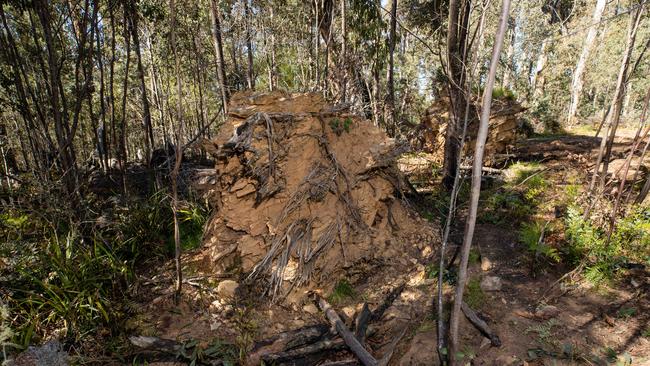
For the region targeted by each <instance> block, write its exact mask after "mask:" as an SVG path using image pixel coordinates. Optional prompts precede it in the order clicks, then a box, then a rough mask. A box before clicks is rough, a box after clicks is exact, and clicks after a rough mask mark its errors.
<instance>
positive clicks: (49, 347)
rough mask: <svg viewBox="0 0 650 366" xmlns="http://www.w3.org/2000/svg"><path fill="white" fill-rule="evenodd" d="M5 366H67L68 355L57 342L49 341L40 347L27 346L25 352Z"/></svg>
mask: <svg viewBox="0 0 650 366" xmlns="http://www.w3.org/2000/svg"><path fill="white" fill-rule="evenodd" d="M6 364H7V365H13V366H29V365H34V366H68V365H69V362H68V354H67V353H66V352H65V351H64V350H63V347H62V346H61V343H60V342H59V341H58V340H51V341H49V342H47V343H45V344H43V345H42V346H29V347H28V348H27V350H26V351H25V352H23V353H21V354H19V355H18V356H16V358H15V359H13V360H9V361H8V362H7V363H6ZM3 365H5V363H3Z"/></svg>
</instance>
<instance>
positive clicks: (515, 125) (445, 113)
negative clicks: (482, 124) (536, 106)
mask: <svg viewBox="0 0 650 366" xmlns="http://www.w3.org/2000/svg"><path fill="white" fill-rule="evenodd" d="M477 103H478V101H475V103H474V104H476V105H478V104H477ZM478 110H479V109H478V108H477V107H476V106H475V105H472V106H470V113H469V116H470V120H469V125H468V133H467V135H468V138H467V142H466V144H465V153H466V154H471V153H472V152H473V150H474V144H475V141H476V135H477V133H478V115H479V114H478ZM522 111H524V108H523V107H522V106H521V105H520V104H519V103H517V102H516V101H513V100H509V99H495V100H493V102H492V109H491V114H490V129H489V134H488V139H487V143H486V145H485V163H486V164H487V165H491V164H494V163H496V162H497V161H498V158H499V157H498V155H499V154H506V153H508V151H509V150H510V149H511V148H512V147H513V146H514V144H515V142H516V141H517V139H518V137H520V136H521V134H522V129H521V128H520V126H519V122H518V118H517V115H518V114H519V113H520V112H522ZM448 120H449V97H446V96H445V97H442V98H440V99H439V100H437V101H436V102H435V103H434V104H433V105H431V107H429V108H427V110H426V114H425V116H424V118H422V121H421V122H420V133H419V136H418V139H419V144H420V145H421V147H422V149H423V150H425V151H427V152H430V153H433V154H434V155H435V156H436V157H438V158H439V160H440V161H442V158H443V156H442V154H443V151H444V146H445V133H446V129H447V122H448Z"/></svg>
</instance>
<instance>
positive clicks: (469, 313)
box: [461, 301, 501, 347]
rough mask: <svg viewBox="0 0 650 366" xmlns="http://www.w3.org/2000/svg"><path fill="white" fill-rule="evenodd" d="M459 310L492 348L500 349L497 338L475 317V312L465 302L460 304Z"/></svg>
mask: <svg viewBox="0 0 650 366" xmlns="http://www.w3.org/2000/svg"><path fill="white" fill-rule="evenodd" d="M461 309H462V310H463V313H464V314H465V317H466V318H467V319H468V320H469V321H470V322H471V323H472V324H473V325H474V326H475V327H476V328H477V329H478V330H479V331H481V333H483V334H484V335H485V336H486V337H488V338H489V339H490V342H491V343H492V346H494V347H500V346H501V340H500V339H499V336H497V335H496V333H494V331H492V329H490V327H489V326H488V325H487V323H486V322H485V321H484V320H483V319H481V318H479V317H478V315H476V312H474V310H472V308H470V307H469V305H467V303H466V302H464V301H463V303H462V304H461Z"/></svg>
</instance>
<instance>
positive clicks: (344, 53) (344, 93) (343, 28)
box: [341, 0, 397, 103]
mask: <svg viewBox="0 0 650 366" xmlns="http://www.w3.org/2000/svg"><path fill="white" fill-rule="evenodd" d="M345 1H346V0H341V37H342V40H341V60H342V62H341V67H342V68H343V70H342V71H343V77H342V80H341V101H342V102H343V103H345V102H346V101H347V83H348V80H347V77H348V64H347V62H348V55H347V47H348V46H347V43H348V35H347V30H346V21H345ZM393 2H394V3H397V0H393ZM391 57H392V53H391Z"/></svg>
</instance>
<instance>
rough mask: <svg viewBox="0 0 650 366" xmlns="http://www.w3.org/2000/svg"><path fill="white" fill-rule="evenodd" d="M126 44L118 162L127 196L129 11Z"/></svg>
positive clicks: (125, 14) (125, 17) (125, 23)
mask: <svg viewBox="0 0 650 366" xmlns="http://www.w3.org/2000/svg"><path fill="white" fill-rule="evenodd" d="M124 43H125V47H126V63H125V65H124V82H123V83H122V116H121V117H122V126H121V127H120V153H119V154H118V162H119V164H120V170H121V172H122V191H123V193H124V194H127V192H128V187H127V184H126V162H127V160H128V151H127V149H128V146H127V139H126V135H127V132H126V129H127V116H126V103H127V96H128V92H129V68H130V66H131V37H130V35H129V30H128V12H127V9H124Z"/></svg>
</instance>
